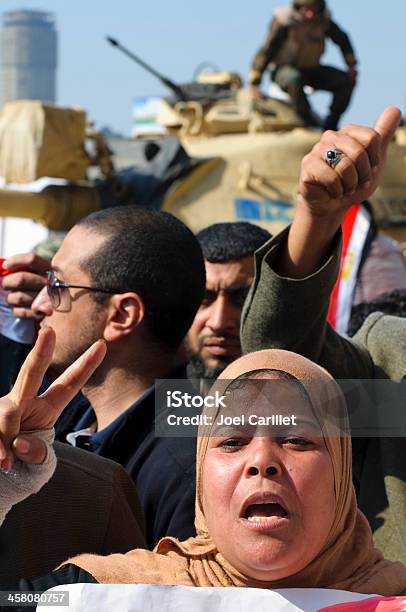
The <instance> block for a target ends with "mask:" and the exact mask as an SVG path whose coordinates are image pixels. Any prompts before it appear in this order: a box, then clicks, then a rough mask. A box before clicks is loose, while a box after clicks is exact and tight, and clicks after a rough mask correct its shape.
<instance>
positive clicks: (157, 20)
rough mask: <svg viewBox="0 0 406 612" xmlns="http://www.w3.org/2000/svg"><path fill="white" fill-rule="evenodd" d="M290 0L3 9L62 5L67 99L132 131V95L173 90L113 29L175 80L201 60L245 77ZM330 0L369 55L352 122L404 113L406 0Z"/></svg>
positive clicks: (361, 53)
mask: <svg viewBox="0 0 406 612" xmlns="http://www.w3.org/2000/svg"><path fill="white" fill-rule="evenodd" d="M283 4H286V2H283V1H277V0H275V1H273V2H272V0H271V1H270V0H268V1H265V0H252V1H251V2H240V3H232V2H229V1H228V0H223V1H222V2H221V1H218V0H205V2H204V3H201V2H197V1H196V0H191V1H189V2H187V1H186V0H169V1H168V0H166V1H165V2H164V1H163V0H161V1H160V2H156V1H153V0H150V1H149V2H145V1H144V2H142V1H137V0H116V1H115V2H112V1H111V0H81V1H79V0H35V1H33V0H24V1H20V0H2V2H1V4H0V7H1V11H2V12H5V11H8V10H15V9H20V8H35V9H43V10H49V11H52V12H54V13H55V14H56V16H57V27H58V32H59V73H58V102H59V103H60V104H62V105H79V106H81V107H83V108H84V109H85V110H87V111H88V113H89V116H90V117H91V118H93V119H95V120H96V121H97V124H98V125H99V127H100V126H104V125H109V126H111V127H112V128H114V129H116V130H119V131H121V132H124V133H127V134H128V133H129V131H130V126H131V105H132V99H133V98H134V97H135V96H137V95H144V94H160V93H163V92H164V91H165V90H164V89H163V88H162V87H161V86H160V85H159V84H158V83H156V81H155V80H154V79H153V78H152V77H150V76H149V75H148V74H146V73H144V72H143V71H142V69H141V68H139V67H138V66H136V65H135V64H132V62H131V61H130V60H129V59H127V58H126V57H124V56H122V55H121V54H120V53H119V52H118V51H116V50H114V49H113V48H112V47H110V46H109V45H108V44H107V43H106V42H105V40H104V37H105V35H106V34H110V35H112V36H114V37H116V38H118V39H119V40H120V41H121V42H122V43H123V44H125V45H127V46H128V47H130V48H131V49H132V50H133V51H134V52H135V53H137V54H139V55H141V56H142V57H144V58H145V59H146V60H147V61H149V62H150V63H151V64H154V65H155V66H156V67H157V68H158V69H159V70H160V71H161V72H163V73H166V74H167V75H168V76H170V77H171V78H172V79H174V80H178V81H182V80H183V81H185V80H186V81H187V80H190V79H191V78H192V75H193V72H194V70H195V68H196V67H197V66H198V64H199V63H201V62H202V61H211V62H214V63H216V64H217V65H218V66H219V67H221V68H229V69H232V70H236V71H239V72H241V73H242V75H243V76H244V77H245V78H246V76H247V74H248V71H249V67H250V62H251V59H252V57H253V55H254V53H255V51H256V50H257V48H258V46H259V45H260V43H261V42H262V40H263V38H264V36H265V32H266V28H267V24H268V22H269V20H270V17H271V13H272V11H273V9H274V8H276V7H277V6H281V5H283ZM230 6H231V7H235V6H237V7H238V8H233V9H232V10H230ZM329 6H330V8H331V10H332V12H333V16H334V18H335V20H336V21H337V22H338V23H339V24H340V25H341V26H342V27H343V28H344V29H345V30H347V32H348V33H349V34H350V35H351V38H352V40H353V43H354V46H355V48H356V51H357V55H358V57H359V59H360V82H359V86H358V88H357V90H356V93H355V97H354V100H353V104H352V107H351V109H350V110H349V112H348V114H347V116H346V120H348V121H353V122H360V123H372V122H373V121H374V119H375V118H376V117H377V116H378V115H379V113H380V111H381V110H382V109H383V108H384V107H385V106H386V105H389V104H390V105H397V106H400V108H401V109H402V111H404V110H405V101H406V70H405V61H406V42H405V39H406V37H405V25H404V24H405V23H406V2H405V0H387V2H386V3H384V2H381V1H378V0H368V1H367V0H330V1H329ZM354 7H355V8H354ZM325 62H331V63H333V64H335V65H337V66H340V65H342V60H341V58H340V55H339V53H337V51H336V50H335V48H334V45H331V47H330V46H329V48H328V52H327V54H326V56H325ZM315 101H316V105H317V106H320V105H321V106H322V107H324V106H325V104H326V102H327V99H326V98H325V97H324V96H320V95H317V96H316V98H315Z"/></svg>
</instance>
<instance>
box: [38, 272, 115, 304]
mask: <svg viewBox="0 0 406 612" xmlns="http://www.w3.org/2000/svg"><path fill="white" fill-rule="evenodd" d="M46 286H47V292H48V297H49V301H50V302H51V304H52V308H54V309H55V310H56V309H57V308H62V310H70V307H71V295H70V293H69V289H85V290H86V291H94V292H96V293H110V294H112V295H113V294H114V293H124V292H123V290H122V289H105V288H103V287H89V286H88V285H68V284H66V283H62V282H61V281H60V280H59V279H58V278H57V277H56V276H55V272H54V271H53V270H48V272H47V285H46Z"/></svg>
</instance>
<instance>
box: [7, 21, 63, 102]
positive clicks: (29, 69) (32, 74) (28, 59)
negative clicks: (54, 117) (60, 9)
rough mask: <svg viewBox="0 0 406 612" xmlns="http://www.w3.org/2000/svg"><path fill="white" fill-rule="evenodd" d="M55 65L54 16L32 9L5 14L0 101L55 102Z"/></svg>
mask: <svg viewBox="0 0 406 612" xmlns="http://www.w3.org/2000/svg"><path fill="white" fill-rule="evenodd" d="M56 67H57V33H56V29H55V19H54V16H53V15H52V14H51V13H45V12H43V11H32V10H21V11H11V12H9V13H5V14H4V15H3V27H2V29H1V32H0V103H1V104H4V103H5V102H11V101H13V100H42V101H44V102H55V99H56Z"/></svg>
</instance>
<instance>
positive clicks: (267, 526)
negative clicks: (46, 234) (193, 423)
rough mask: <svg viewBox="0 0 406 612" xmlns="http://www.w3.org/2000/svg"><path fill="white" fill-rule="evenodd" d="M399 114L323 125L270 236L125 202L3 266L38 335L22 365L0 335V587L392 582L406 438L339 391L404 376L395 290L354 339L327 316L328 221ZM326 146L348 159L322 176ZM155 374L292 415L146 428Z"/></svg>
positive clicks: (402, 555) (399, 545) (368, 312)
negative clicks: (294, 423)
mask: <svg viewBox="0 0 406 612" xmlns="http://www.w3.org/2000/svg"><path fill="white" fill-rule="evenodd" d="M399 119H400V113H399V111H398V110H397V109H393V108H391V109H387V110H386V111H385V112H384V113H383V114H382V115H381V117H380V119H379V120H378V122H377V124H376V126H375V128H374V129H369V128H365V127H360V126H347V127H346V128H344V129H343V130H341V131H339V132H331V131H330V132H326V133H325V134H323V135H322V136H321V139H320V142H319V143H318V144H317V145H316V146H315V147H314V149H313V151H312V152H311V153H310V154H309V155H308V156H306V157H305V158H304V160H303V162H302V167H301V178H300V188H299V199H298V206H297V209H296V213H295V217H294V220H293V223H292V225H291V226H290V227H288V228H286V229H285V230H283V231H282V232H281V233H280V234H279V235H277V236H274V237H272V236H270V235H269V233H268V232H267V231H266V230H264V229H262V228H260V227H258V226H256V225H253V224H248V223H220V224H216V225H212V226H210V227H208V228H206V229H204V230H202V231H201V232H200V233H199V234H198V235H197V236H194V235H193V234H192V232H191V231H190V230H189V229H188V228H187V227H186V226H185V225H184V224H183V223H182V222H181V221H179V220H178V219H176V218H175V217H173V216H172V215H170V214H168V213H165V212H158V211H154V210H149V209H147V208H140V207H137V206H127V207H116V208H112V209H105V210H102V211H100V212H97V213H93V214H91V215H89V216H88V217H86V218H84V219H83V220H82V221H80V222H79V223H78V224H76V225H75V226H74V227H73V228H72V229H71V230H70V232H69V233H68V234H67V236H66V238H65V240H64V241H63V243H62V246H61V247H60V249H59V250H58V251H57V252H56V254H55V255H54V257H53V259H52V261H51V262H49V261H46V260H44V259H42V258H41V257H39V256H37V255H33V254H26V255H16V256H14V257H11V258H9V259H8V260H6V262H5V264H4V267H5V268H6V269H7V270H8V271H9V272H10V274H9V275H8V276H5V277H3V279H2V281H3V288H4V289H5V290H7V291H8V301H9V305H10V308H13V309H14V314H15V316H16V317H19V318H21V319H25V320H30V321H35V324H36V326H37V329H38V337H37V341H36V343H35V345H34V347H33V348H32V350H31V352H29V354H28V357H26V355H27V352H28V349H27V347H26V346H20V345H19V344H18V343H16V342H15V341H14V340H11V339H10V338H7V337H1V342H2V344H1V345H0V347H1V352H2V354H1V356H0V359H1V363H2V364H4V367H3V369H2V381H1V382H2V390H3V394H4V396H3V397H2V398H1V400H0V468H1V471H0V523H1V522H2V525H1V528H0V548H1V551H2V553H1V554H2V559H5V560H7V563H4V564H3V567H2V568H1V569H0V586H1V589H3V590H4V589H6V588H18V589H29V590H30V589H31V590H32V589H38V590H44V589H46V588H49V587H51V586H54V585H58V584H69V583H77V582H90V583H96V582H99V583H135V584H137V583H138V584H172V585H184V586H218V587H220V586H235V587H256V588H271V589H274V588H290V587H302V588H303V587H314V588H331V589H342V590H347V591H353V592H358V593H371V594H380V595H386V596H393V595H401V594H406V565H404V564H405V563H406V520H405V519H406V461H405V459H404V457H405V453H404V439H403V438H402V437H401V436H398V437H387V436H381V437H379V436H375V437H368V436H363V437H362V438H359V437H354V438H353V439H352V440H351V436H350V435H349V434H348V431H349V430H351V427H352V421H351V415H352V406H351V401H352V400H351V397H348V396H347V395H345V394H344V392H343V390H342V389H341V388H340V380H341V379H359V380H371V379H377V380H378V379H381V378H386V379H392V380H393V381H401V380H402V379H403V377H404V376H405V375H406V372H405V364H406V361H405V354H406V352H405V349H406V342H405V339H404V338H405V331H406V321H405V320H404V319H403V316H404V312H403V311H404V307H403V305H404V296H405V291H406V284H405V285H404V286H399V287H397V288H396V290H395V291H393V292H391V293H384V294H383V295H382V296H380V297H378V298H377V299H376V300H374V301H372V302H367V303H365V302H364V303H361V304H358V305H356V306H355V307H354V309H353V318H352V322H351V326H350V328H351V329H350V333H351V335H353V338H352V339H350V338H349V337H343V336H340V335H339V334H338V333H337V332H335V330H334V329H333V328H332V327H331V326H330V325H329V324H328V323H327V311H328V306H329V299H330V294H331V292H332V290H333V287H334V285H335V282H336V279H337V274H338V271H339V263H340V245H341V233H340V226H341V223H342V221H343V219H344V217H345V214H346V212H347V211H348V209H349V207H350V206H351V205H352V204H353V203H354V201H356V202H362V201H365V200H367V199H368V198H369V197H370V196H371V195H372V194H373V193H374V191H375V190H376V188H377V187H378V185H379V181H380V178H381V175H382V172H383V169H384V167H385V161H386V153H387V149H388V146H389V143H390V141H391V139H392V137H393V135H394V132H395V130H396V128H397V126H398V123H399ZM333 149H336V150H337V149H338V150H340V151H342V152H343V154H344V156H343V158H342V159H341V161H340V162H339V163H338V164H337V165H336V166H335V167H332V166H331V165H329V164H328V163H326V159H325V156H326V151H328V150H333ZM399 257H401V258H402V266H403V265H404V260H403V256H402V255H399V252H398V251H397V258H398V259H399ZM405 268H406V266H405ZM359 294H360V292H359V291H358V294H357V295H359ZM6 354H7V355H8V357H7V356H6ZM24 360H25V361H24ZM163 379H167V380H172V381H176V380H182V381H184V382H185V383H186V384H188V385H190V389H193V390H195V391H196V392H198V393H201V394H206V393H208V392H210V393H212V392H213V389H217V388H218V389H221V390H222V391H223V392H224V391H227V392H228V393H229V397H230V398H231V400H230V401H231V402H232V403H233V406H234V407H235V406H237V407H239V408H241V407H242V406H244V407H245V408H247V409H250V410H253V409H254V408H255V410H256V411H257V412H259V413H262V414H263V415H266V414H268V413H269V411H271V412H272V411H273V410H276V409H277V410H278V412H279V413H282V414H287V413H290V412H292V410H293V408H292V406H294V409H295V411H296V412H297V414H299V413H300V414H301V415H302V420H300V423H299V426H298V427H297V429H295V430H294V428H290V429H289V428H287V429H286V430H284V431H282V432H281V431H279V432H277V430H276V429H273V428H272V426H271V427H268V428H267V429H266V430H265V431H264V430H260V431H252V430H247V431H244V434H243V435H242V434H241V432H240V433H239V434H238V435H237V434H235V432H234V434H233V435H231V434H227V433H224V432H222V431H217V430H215V429H213V426H212V423H213V419H212V417H217V416H218V409H215V408H213V407H206V408H204V410H203V416H206V417H207V419H206V420H205V421H204V423H203V424H201V425H200V429H199V435H198V436H197V438H196V437H190V436H183V437H182V436H180V437H176V436H157V435H156V431H155V425H156V420H157V418H162V416H165V415H166V413H167V411H168V407H167V406H166V405H165V404H164V402H162V405H160V400H159V398H160V397H161V396H160V395H159V392H158V391H159V384H160V382H159V381H162V380H163ZM336 381H338V382H336ZM252 383H255V384H252ZM275 383H277V385H276V384H275ZM211 386H212V388H211V389H210V387H211ZM209 390H210V391H209ZM347 410H348V412H347ZM216 411H217V412H216ZM327 414H334V415H335V418H336V419H339V420H340V423H341V424H344V430H345V431H346V432H347V433H346V435H343V434H342V433H341V435H338V434H337V431H336V430H335V429H334V427H333V425H332V423H331V421H329V419H327V418H326V415H327ZM214 421H215V419H214ZM210 423H211V424H210ZM34 493H35V495H34ZM22 526H23V527H22ZM38 576H40V577H38Z"/></svg>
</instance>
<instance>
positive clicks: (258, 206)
mask: <svg viewBox="0 0 406 612" xmlns="http://www.w3.org/2000/svg"><path fill="white" fill-rule="evenodd" d="M109 42H110V43H111V44H112V45H113V46H114V47H116V48H118V49H120V50H121V51H123V52H124V53H125V54H126V55H128V56H129V57H130V58H131V59H133V60H135V61H136V62H137V63H138V64H140V65H141V66H142V67H143V68H145V69H147V70H148V71H149V72H151V73H152V74H154V76H156V77H157V78H158V79H160V80H161V82H162V83H164V84H165V86H166V87H168V88H169V89H170V91H171V95H170V96H169V97H168V98H166V99H165V100H164V101H163V103H162V106H161V111H160V114H159V116H158V122H159V124H160V126H162V128H164V130H165V135H164V136H162V137H159V138H156V137H155V138H148V137H146V138H142V139H137V140H134V141H126V140H124V141H122V140H113V141H111V142H110V143H107V142H106V141H105V140H104V139H103V137H102V136H101V135H100V134H97V133H96V132H94V130H92V129H91V128H90V129H89V127H87V128H86V117H85V114H84V113H83V111H80V110H78V109H56V108H55V107H47V106H46V105H42V104H40V103H37V102H31V101H26V102H17V103H11V105H10V104H9V105H7V106H6V107H4V108H3V109H2V111H1V113H0V151H1V155H0V176H2V177H3V178H4V186H3V188H1V189H0V215H2V216H14V217H27V218H32V219H34V220H36V221H38V222H40V223H42V224H44V225H45V226H46V227H48V228H49V229H50V230H57V231H66V230H68V229H70V227H72V226H73V225H74V224H75V223H76V222H77V221H78V220H79V219H80V218H81V217H83V216H84V215H86V214H88V213H89V212H91V211H93V210H97V209H100V208H104V207H107V206H114V205H118V204H129V205H143V206H151V207H153V208H156V209H163V210H167V211H168V212H171V213H173V214H174V215H176V216H177V217H179V218H180V219H182V220H183V221H184V222H185V223H186V224H187V225H188V226H189V227H190V228H191V229H192V230H193V231H195V232H196V231H199V230H200V229H202V228H203V227H206V226H207V225H209V224H211V223H215V222H220V221H236V220H244V221H251V222H254V223H257V224H259V225H261V226H263V227H265V228H266V229H268V230H269V231H270V232H271V233H276V232H278V231H279V230H281V229H282V228H283V227H285V226H286V225H287V224H289V223H290V222H291V220H292V218H293V214H294V209H295V202H296V196H297V187H298V178H299V172H300V163H301V160H302V158H303V157H304V155H306V154H307V153H308V152H309V151H310V150H311V148H312V147H313V145H314V144H315V143H316V142H317V141H318V140H319V138H320V131H318V130H313V129H308V128H305V127H303V125H302V123H301V120H300V119H299V118H298V117H297V116H296V115H295V113H294V112H293V110H292V108H291V106H290V104H289V102H288V101H285V100H279V99H276V98H267V99H264V100H259V101H258V100H254V99H253V98H252V97H251V96H250V93H249V92H248V91H247V90H244V89H243V87H242V79H241V78H240V77H239V75H237V74H235V73H231V72H225V71H224V72H221V71H214V72H209V73H208V72H204V73H203V74H201V75H200V76H199V77H198V78H197V80H195V81H194V82H192V83H187V84H183V85H178V84H175V83H174V82H173V81H171V80H170V79H168V78H167V77H164V76H163V75H161V74H160V73H159V72H157V71H156V70H155V69H154V68H152V67H151V66H149V65H148V64H146V63H145V62H144V61H143V60H141V59H140V58H138V57H137V56H135V55H134V54H133V53H132V52H131V51H129V50H128V49H126V48H125V47H122V46H121V45H120V43H118V41H116V40H115V39H109ZM13 105H16V106H13ZM30 105H36V106H35V108H34V107H33V106H31V108H30ZM38 105H39V106H38ZM58 111H59V115H58ZM57 115H58V116H59V120H58V121H56V117H57ZM61 118H64V120H63V121H62V122H61V120H60V119H61ZM55 126H58V129H56V128H55ZM41 130H42V131H41ZM22 134H23V135H24V136H23V137H22ZM89 139H90V141H91V142H92V150H93V152H92V153H89V146H88V145H86V142H89ZM38 141H40V142H41V146H40V147H38V146H33V142H36V143H37V144H38ZM67 142H68V144H69V146H66V143H67ZM22 151H23V152H24V155H22V154H21V153H22ZM27 151H28V152H27ZM57 159H59V160H62V161H64V162H66V163H62V164H60V167H55V160H57ZM95 167H97V168H98V170H97V172H96V173H95V171H94V168H95ZM405 169H406V128H405V127H402V128H399V129H398V130H397V133H396V135H395V138H394V140H393V142H392V143H391V144H390V147H389V154H388V163H387V167H386V170H385V173H384V176H383V179H382V182H381V185H380V187H379V189H378V190H377V192H376V193H375V195H374V197H373V198H372V200H371V204H372V207H373V211H374V215H375V218H376V221H377V222H378V225H379V226H380V227H381V228H382V229H384V231H386V232H387V233H389V234H390V235H391V236H393V237H395V238H396V239H398V240H399V241H400V242H402V243H404V244H405V243H406V172H405ZM44 176H52V180H51V182H48V183H44V185H43V188H42V189H41V188H40V187H38V186H37V183H38V182H39V183H41V180H42V178H41V177H44ZM90 177H93V178H90ZM33 184H34V185H35V187H32V185H33ZM30 185H31V187H30Z"/></svg>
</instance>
